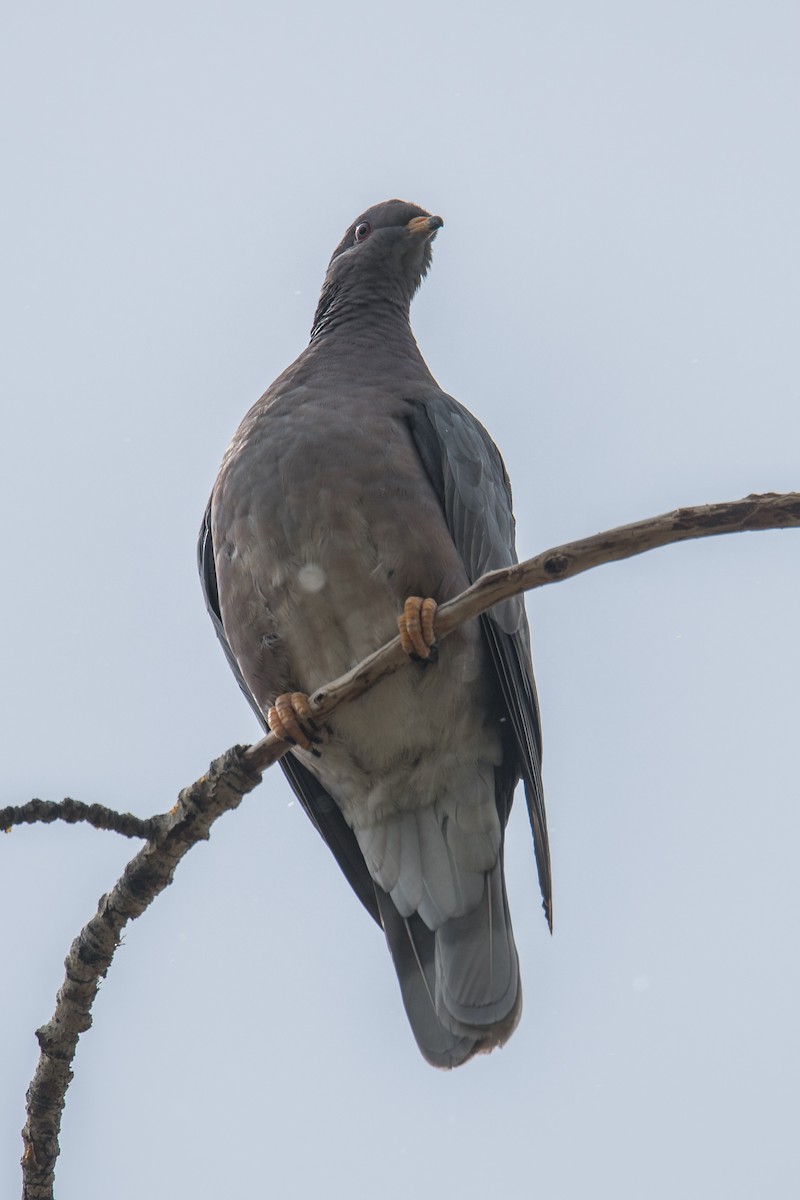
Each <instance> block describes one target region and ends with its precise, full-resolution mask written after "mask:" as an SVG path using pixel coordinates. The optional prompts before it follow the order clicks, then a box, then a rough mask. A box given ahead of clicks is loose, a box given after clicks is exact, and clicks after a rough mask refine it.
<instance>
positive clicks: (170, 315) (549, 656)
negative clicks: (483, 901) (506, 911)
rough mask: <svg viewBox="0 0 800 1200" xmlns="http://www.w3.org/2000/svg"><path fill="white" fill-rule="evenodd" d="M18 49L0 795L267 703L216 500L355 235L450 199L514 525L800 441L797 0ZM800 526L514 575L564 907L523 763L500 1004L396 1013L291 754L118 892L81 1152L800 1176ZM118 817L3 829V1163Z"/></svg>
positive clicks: (445, 363)
mask: <svg viewBox="0 0 800 1200" xmlns="http://www.w3.org/2000/svg"><path fill="white" fill-rule="evenodd" d="M3 26H4V29H3V34H2V38H1V39H0V46H1V47H2V48H0V88H1V89H2V93H3V104H2V113H3V116H2V121H3V126H4V128H3V165H4V172H3V174H4V184H3V188H2V196H1V197H0V207H1V208H2V241H3V252H2V262H3V266H2V277H3V286H2V290H1V292H0V295H1V296H2V306H3V312H2V320H3V327H4V333H5V338H4V341H5V347H4V352H3V355H2V358H1V359H0V386H1V387H2V395H3V397H4V403H3V443H2V444H3V448H4V455H3V460H4V466H3V470H2V472H0V502H1V503H2V512H3V514H4V517H5V542H4V553H3V561H4V565H5V581H4V587H3V589H2V599H1V600H0V603H1V604H2V613H3V621H4V628H5V631H6V636H5V638H4V641H3V662H2V680H3V687H2V702H3V706H4V707H3V714H2V729H3V731H4V737H5V743H4V747H5V752H4V763H5V780H4V785H3V794H2V803H4V804H5V803H15V802H22V801H24V800H26V799H28V798H30V797H31V796H39V797H42V798H46V799H59V798H61V797H62V796H64V795H70V796H74V797H76V798H78V799H81V800H84V801H87V802H89V801H101V802H103V803H106V804H109V805H110V806H112V807H115V808H118V809H121V810H131V811H134V812H137V813H140V814H142V815H147V814H150V813H153V812H156V811H162V810H165V809H167V808H169V807H170V806H171V804H172V803H173V801H174V797H175V794H176V792H177V790H178V789H179V788H180V787H181V786H183V785H185V784H188V783H190V782H191V781H192V780H194V779H195V778H196V777H197V776H198V775H199V774H201V773H202V772H203V770H204V769H205V767H206V766H207V764H208V761H209V760H210V759H211V758H212V757H215V756H216V755H217V754H219V753H221V752H222V751H223V750H224V749H225V748H226V747H227V746H229V745H231V744H232V743H234V742H246V741H251V740H253V739H254V738H255V737H257V736H258V727H257V725H256V723H255V720H254V718H253V716H252V714H251V713H250V710H249V709H248V707H247V706H246V704H245V702H244V700H243V698H242V697H241V695H240V693H239V691H238V688H237V686H236V683H235V681H234V679H233V677H232V676H231V674H230V672H229V670H228V668H227V665H226V663H225V661H224V659H223V656H222V653H221V651H220V649H219V646H218V645H217V643H216V639H215V637H214V633H213V630H212V627H211V624H210V622H209V621H208V618H207V616H206V614H205V611H204V609H203V603H202V598H201V594H200V589H199V585H198V582H197V578H196V573H195V565H194V554H195V538H196V533H197V528H198V525H199V522H200V518H201V515H202V512H203V508H204V505H205V502H206V499H207V495H208V492H209V490H210V487H211V484H212V481H213V478H214V475H215V473H216V470H217V466H218V464H219V461H220V458H221V456H222V453H223V451H224V449H225V447H226V445H227V442H228V440H229V438H230V436H231V434H232V433H233V431H234V429H235V427H236V425H237V424H238V422H239V420H240V418H241V416H242V415H243V414H244V412H245V411H246V410H247V409H248V408H249V406H250V405H251V404H252V403H253V401H254V400H255V399H257V397H258V396H259V395H260V393H261V392H262V391H263V390H264V389H265V388H266V386H267V385H268V384H269V383H270V382H271V381H272V379H273V378H274V377H275V376H276V375H277V374H278V373H279V372H280V371H281V370H282V369H283V368H284V367H285V366H286V365H287V364H288V363H289V362H290V361H291V360H292V359H293V358H294V357H295V356H296V355H297V354H298V353H299V352H300V350H302V348H303V347H304V345H305V344H306V341H307V335H308V329H309V327H310V324H311V319H312V316H313V312H314V308H315V305H316V300H317V295H318V290H319V286H320V283H321V281H322V277H323V273H324V269H325V266H326V264H327V261H328V258H329V256H330V253H331V251H332V250H333V248H334V246H335V245H336V244H337V242H338V241H339V239H340V237H341V235H342V233H343V232H344V230H345V228H346V226H347V225H348V223H349V222H350V221H351V220H352V218H353V217H354V216H356V215H357V214H358V213H359V212H361V211H362V210H363V209H364V208H366V207H368V206H369V205H371V204H373V203H375V202H377V201H379V200H384V199H387V198H389V197H392V196H400V197H403V198H404V199H408V200H412V201H414V202H415V203H418V204H421V205H423V206H424V207H426V208H427V209H429V210H430V211H432V212H437V213H441V214H442V216H443V217H444V220H445V227H444V229H443V230H442V231H441V233H440V234H439V236H438V237H437V239H436V243H435V247H434V264H433V270H432V272H431V274H430V275H429V277H428V279H427V280H426V282H425V283H424V285H423V289H422V292H421V293H420V296H419V297H418V299H417V300H416V301H415V304H414V308H413V310H412V319H413V324H414V328H415V332H416V335H417V339H418V341H419V343H420V346H421V349H422V351H423V354H424V355H425V356H426V358H427V361H428V363H429V365H430V367H431V369H432V371H433V372H434V374H435V375H436V377H437V379H438V380H439V383H440V384H441V386H442V387H443V388H445V390H447V391H448V392H450V393H451V394H453V395H455V396H456V397H458V399H460V400H461V401H462V403H464V404H466V405H467V406H468V407H469V408H470V409H471V410H472V411H473V412H475V414H476V415H477V416H478V417H479V418H480V419H481V420H482V421H483V422H484V424H486V426H487V427H488V428H489V430H490V432H491V433H492V435H493V437H494V438H495V440H496V441H497V443H498V445H499V446H500V448H501V450H502V452H503V454H504V456H505V459H506V463H507V466H508V470H509V473H510V476H511V479H512V483H513V485H514V494H515V505H516V512H517V523H518V537H519V547H520V551H521V553H522V554H523V555H528V554H533V553H536V552H538V551H540V550H543V549H546V548H547V547H550V546H553V545H557V544H558V543H559V542H562V541H565V540H567V539H571V538H574V537H582V536H585V535H588V534H590V533H594V532H597V531H599V530H601V529H603V528H608V527H610V526H613V525H617V524H621V523H624V522H627V521H632V520H637V519H639V518H642V517H646V516H649V515H653V514H655V513H659V512H663V511H665V510H668V509H671V508H674V507H676V506H678V505H684V504H700V503H706V502H711V501H716V500H725V499H736V498H739V497H741V496H744V495H746V494H748V493H749V492H761V491H783V490H791V489H796V488H797V487H798V484H799V483H800V476H799V475H798V465H797V464H798V445H800V366H799V365H798V355H797V330H798V301H800V294H799V293H800V286H799V285H798V279H800V239H799V236H798V217H797V214H798V212H800V167H799V166H798V146H800V72H798V68H797V47H798V41H799V39H800V10H799V9H798V8H797V6H796V4H795V3H793V2H790V0H786V2H785V3H784V2H781V0H765V2H762V3H759V4H755V3H744V2H740V0H734V2H731V0H728V2H726V3H723V2H722V0H719V2H716V3H714V2H712V0H707V2H706V0H699V2H698V0H693V2H692V3H688V2H687V0H673V3H670V4H666V3H662V4H654V3H641V2H638V3H634V2H633V0H629V2H627V3H624V2H622V0H611V2H609V3H605V4H597V3H593V2H591V0H574V2H566V3H562V4H558V5H554V4H542V3H539V2H538V0H536V2H528V3H502V2H501V3H497V4H493V5H490V6H487V7H486V8H484V9H482V10H480V11H478V10H472V9H470V8H469V7H468V6H465V5H464V4H456V3H436V2H435V0H434V2H432V3H428V4H421V3H418V2H415V0H411V3H409V4H406V5H405V6H397V5H394V6H381V5H372V6H369V5H364V4H354V3H351V2H350V0H343V2H342V3H340V4H338V5H336V6H325V7H323V6H322V5H321V4H319V5H318V4H308V3H302V2H300V3H297V4H296V5H294V6H288V5H282V6H277V5H275V4H270V3H267V4H264V3H261V4H255V3H247V2H244V0H242V2H237V0H233V2H232V3H231V2H229V3H226V4H224V5H222V4H213V3H204V4H188V3H166V4H164V3H159V4H154V3H152V0H143V2H142V3H139V4H136V5H129V6H125V7H122V6H119V5H108V4H101V3H81V2H80V0H79V2H78V3H76V4H71V5H62V4H56V3H53V2H52V0H50V2H45V3H35V2H33V3H28V4H25V5H23V4H12V5H11V6H10V7H9V8H8V9H7V11H6V13H5V17H4V21H3ZM799 591H800V534H798V533H797V532H796V531H785V532H774V533H761V534H747V535H739V536H735V537H729V538H724V539H723V538H720V539H711V540H707V541H705V542H702V543H695V544H692V545H685V546H680V547H672V548H669V549H666V550H662V551H659V552H655V553H651V554H648V555H646V556H644V557H641V558H639V559H636V560H634V561H631V562H627V563H623V564H618V565H614V566H609V567H605V568H601V569H598V570H595V571H592V572H590V573H589V574H588V575H584V576H582V577H581V578H579V579H577V580H575V581H573V582H569V583H565V584H560V585H558V586H556V587H552V588H550V589H548V590H547V591H545V592H541V593H535V594H534V595H532V596H531V597H529V601H528V609H529V614H530V618H531V625H532V634H533V646H534V661H535V665H536V674H537V680H538V685H539V694H540V700H541V705H542V719H543V727H544V751H545V752H544V777H545V788H546V795H547V805H548V817H549V824H550V831H551V848H552V856H553V878H554V911H555V931H554V935H553V937H552V938H551V937H550V936H549V934H548V933H547V929H546V926H545V922H544V919H543V917H542V915H541V909H540V902H539V895H538V889H537V884H536V876H535V868H534V860H533V849H532V845H531V840H530V835H529V830H528V827H527V818H526V816H525V812H524V805H523V804H522V803H520V802H519V800H520V799H521V798H518V803H517V806H516V808H515V812H514V815H513V817H512V823H511V828H510V831H509V837H508V843H507V877H508V886H509V894H510V903H511V908H512V913H513V918H514V929H515V933H516V939H517V944H518V947H519V951H520V958H521V969H522V978H523V989H524V994H525V1008H524V1013H523V1019H522V1023H521V1025H520V1027H519V1029H518V1031H517V1032H516V1034H515V1035H514V1037H513V1038H512V1039H511V1041H510V1042H509V1044H508V1045H507V1047H505V1049H503V1050H502V1051H500V1052H498V1053H495V1054H493V1055H491V1056H489V1057H486V1058H481V1059H478V1060H476V1061H474V1062H473V1063H470V1064H468V1065H467V1066H466V1067H464V1068H462V1069H461V1070H457V1071H455V1072H452V1073H449V1074H443V1073H438V1072H436V1071H435V1070H433V1069H432V1068H430V1067H429V1066H427V1065H426V1064H425V1063H424V1061H423V1060H422V1058H421V1057H420V1055H419V1053H418V1051H417V1049H416V1046H415V1044H414V1041H413V1038H412V1036H411V1033H410V1030H409V1028H408V1024H407V1021H406V1018H405V1014H404V1012H403V1009H402V1005H401V1001H400V994H399V990H398V988H397V983H396V979H395V975H394V971H393V969H392V965H391V961H390V959H389V955H388V952H387V950H386V946H385V943H384V941H383V939H382V937H381V935H380V933H379V931H378V930H377V929H376V928H375V926H374V924H373V923H372V922H371V921H370V919H369V918H368V917H367V915H366V914H365V913H364V911H363V910H362V909H361V906H360V905H359V903H358V901H357V900H356V898H355V897H354V895H353V894H352V893H351V891H350V889H349V887H348V885H347V883H346V881H345V879H344V877H343V876H342V875H341V873H340V872H339V870H338V868H337V867H336V864H335V863H334V861H333V858H332V856H331V855H330V854H329V852H328V851H327V849H326V847H325V846H324V844H323V843H322V841H321V839H320V838H319V837H318V835H317V834H316V833H315V831H314V829H313V828H312V826H311V824H310V822H309V821H308V820H307V819H306V817H305V816H304V814H303V812H302V810H301V809H300V807H299V805H298V804H296V803H293V800H292V797H291V794H290V792H289V790H288V788H287V786H286V784H285V783H284V781H283V778H282V776H280V775H279V774H278V772H277V771H272V772H270V773H269V774H268V776H267V777H266V778H265V780H264V783H263V784H262V786H261V787H260V788H259V789H258V790H257V791H256V792H255V793H253V794H252V795H251V796H250V797H248V798H247V799H246V800H245V802H244V803H243V805H242V806H241V808H240V809H239V810H238V811H237V812H236V813H235V814H232V815H229V816H227V817H225V818H223V819H222V820H221V821H220V822H219V824H218V825H217V826H215V828H214V830H213V831H212V837H211V840H210V842H209V843H208V844H207V845H204V846H202V847H199V848H197V849H196V850H195V851H193V852H192V853H191V854H190V855H189V857H188V858H187V859H186V860H185V861H184V862H183V864H182V865H181V866H180V868H179V871H178V874H177V877H176V881H175V883H174V885H173V886H172V887H171V888H170V889H169V890H168V891H167V892H166V893H165V894H164V895H162V896H161V897H160V898H159V899H158V900H157V901H156V903H155V904H154V905H153V906H152V908H151V909H150V910H149V911H148V912H147V913H146V915H145V916H144V917H143V918H142V919H141V920H140V921H139V922H137V923H136V924H134V925H133V926H131V927H129V929H128V932H127V936H126V939H125V944H124V946H123V948H122V949H121V950H120V951H119V952H118V954H117V958H116V960H115V962H114V963H113V965H112V968H111V971H110V973H109V976H108V979H107V980H106V981H105V982H104V984H103V986H102V988H101V991H100V994H99V997H98V1000H97V1003H96V1005H95V1008H94V1025H93V1027H92V1029H91V1030H90V1031H89V1032H88V1033H86V1034H85V1035H84V1036H83V1037H82V1038H81V1042H80V1045H79V1048H78V1053H77V1056H76V1059H75V1063H74V1069H75V1081H74V1083H73V1085H72V1087H71V1089H70V1091H69V1093H68V1100H67V1109H66V1114H65V1118H64V1124H63V1130H62V1154H61V1158H60V1160H59V1165H58V1172H57V1179H56V1184H57V1194H58V1196H59V1200H108V1198H109V1197H113V1198H114V1200H134V1198H135V1200H139V1198H140V1197H141V1196H143V1195H147V1196H148V1197H151V1198H152V1200H162V1198H163V1200H166V1198H168V1197H169V1198H172V1197H175V1196H187V1197H188V1196H191V1197H192V1198H193V1200H211V1198H212V1197H213V1198H217V1197H219V1196H239V1195H248V1196H250V1195H254V1196H255V1195H258V1196H261V1195H267V1194H270V1195H272V1194H274V1195H276V1196H286V1197H295V1196H296V1197H319V1196H325V1197H326V1198H331V1200H339V1198H340V1197H342V1198H344V1197H347V1200H353V1198H356V1197H361V1196H368V1195H374V1196H380V1197H382V1198H383V1200H400V1198H401V1197H407V1196H414V1197H416V1198H421V1200H424V1198H427V1197H436V1198H437V1200H442V1198H443V1197H451V1196H452V1197H458V1198H459V1200H485V1198H486V1197H487V1196H499V1197H503V1198H504V1200H518V1198H519V1200H527V1198H528V1197H531V1198H535V1197H543V1198H544V1197H546V1198H547V1200H586V1198H587V1197H592V1200H606V1198H612V1197H613V1198H614V1200H642V1198H643V1197H646V1198H647V1200H668V1198H669V1200H672V1198H673V1197H675V1196H678V1195H679V1196H686V1197H690V1198H693V1197H698V1198H700V1197H702V1198H703V1200H705V1198H707V1197H725V1200H750V1198H756V1197H759V1198H760V1197H764V1196H769V1197H770V1198H771V1200H782V1198H784V1197H786V1198H792V1197H795V1196H797V1194H798V1190H800V1138H798V1133H797V1130H798V1111H797V1108H798V1106H797V1080H798V1072H799V1071H800V1033H798V1029H799V1025H798V1020H797V1013H798V1011H799V1010H800V964H799V961H798V952H797V931H798V925H799V924H800V885H799V884H798V874H797V846H798V838H800V808H799V806H798V803H797V800H798V794H797V793H798V784H797V768H796V762H797V744H798V743H797V728H798V718H799V717H800V702H799V701H798V688H797V679H798V674H800V649H799V648H798V638H797V625H798V620H797V605H798V592H799ZM137 845H138V843H128V842H125V841H123V839H121V838H118V837H116V836H114V835H112V834H104V833H101V832H98V831H95V830H92V829H89V828H72V827H69V828H68V827H65V826H50V827H33V828H26V829H16V830H15V831H14V832H13V833H12V834H10V835H8V836H7V837H4V838H3V839H2V843H1V844H0V853H2V864H1V866H0V912H2V914H3V920H2V923H1V928H0V947H1V948H2V955H3V964H4V971H3V978H2V981H1V982H0V1014H2V1040H1V1042H0V1045H1V1046H2V1049H1V1050H0V1062H1V1063H2V1070H0V1139H1V1141H2V1146H1V1147H0V1149H1V1151H2V1152H1V1153H0V1195H2V1196H3V1197H5V1196H9V1197H11V1196H15V1195H17V1194H18V1192H19V1187H20V1184H19V1168H18V1165H17V1163H18V1160H19V1156H20V1153H21V1142H20V1138H19V1130H20V1128H21V1126H22V1124H23V1121H24V1094H25V1089H26V1087H27V1085H28V1082H29V1080H30V1077H31V1075H32V1073H33V1070H34V1067H35V1063H36V1057H37V1046H36V1042H35V1038H34V1030H35V1029H36V1027H37V1026H39V1025H40V1024H42V1023H43V1022H44V1021H45V1020H47V1019H48V1017H49V1016H50V1014H51V1012H52V1009H53V1002H54V997H55V993H56V990H57V988H58V987H59V986H60V984H61V981H62V977H63V967H62V963H63V959H64V955H65V954H66V952H67V949H68V948H69V945H70V942H71V941H72V939H73V937H74V936H75V935H76V934H77V933H78V931H79V929H80V927H81V926H82V925H83V923H84V922H85V921H86V920H87V919H88V918H89V917H90V916H91V914H92V913H93V912H94V910H95V907H96V904H97V900H98V898H99V896H100V895H101V894H102V893H103V892H105V891H108V890H109V889H110V888H111V887H112V886H113V884H114V882H115V881H116V879H117V878H118V876H119V874H120V871H121V869H122V867H123V866H124V863H125V862H126V861H127V860H128V858H129V857H130V856H131V855H132V854H133V853H134V852H135V850H136V848H137Z"/></svg>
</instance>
